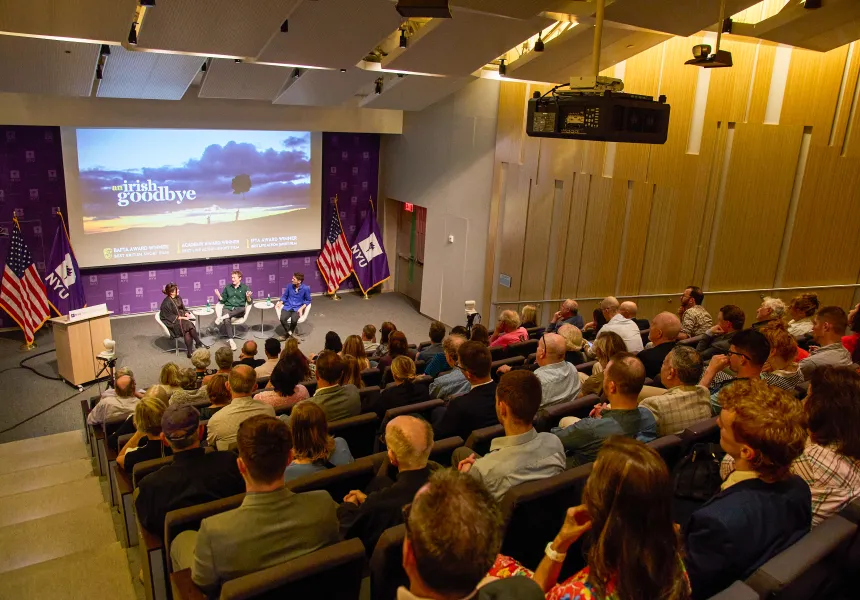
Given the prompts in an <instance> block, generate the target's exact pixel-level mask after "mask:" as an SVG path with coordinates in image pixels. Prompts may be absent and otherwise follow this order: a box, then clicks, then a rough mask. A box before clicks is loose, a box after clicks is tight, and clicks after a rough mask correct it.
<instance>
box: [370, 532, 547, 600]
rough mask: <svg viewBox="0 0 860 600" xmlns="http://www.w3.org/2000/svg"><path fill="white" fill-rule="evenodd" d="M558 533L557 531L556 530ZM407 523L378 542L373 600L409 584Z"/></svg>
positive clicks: (394, 593)
mask: <svg viewBox="0 0 860 600" xmlns="http://www.w3.org/2000/svg"><path fill="white" fill-rule="evenodd" d="M556 533H557V532H556ZM405 537H406V525H398V526H397V527H391V528H390V529H386V530H385V531H384V532H383V533H382V535H381V536H380V537H379V541H378V542H376V547H375V548H374V549H373V554H372V555H371V557H370V597H371V599H372V600H394V598H396V597H397V588H399V587H400V586H401V585H404V586H408V585H409V578H408V577H407V576H406V571H404V570H403V550H402V548H403V538H405Z"/></svg>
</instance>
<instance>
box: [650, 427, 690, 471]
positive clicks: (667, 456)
mask: <svg viewBox="0 0 860 600" xmlns="http://www.w3.org/2000/svg"><path fill="white" fill-rule="evenodd" d="M648 446H651V448H653V449H654V450H656V451H657V453H658V454H659V455H660V456H661V457H663V461H664V462H665V463H666V466H667V467H669V471H670V472H671V471H672V469H673V468H675V465H676V464H677V463H678V461H679V460H680V459H681V449H682V448H683V447H684V440H682V439H681V438H680V437H678V436H677V435H664V436H663V437H659V438H657V439H656V440H654V441H653V442H648Z"/></svg>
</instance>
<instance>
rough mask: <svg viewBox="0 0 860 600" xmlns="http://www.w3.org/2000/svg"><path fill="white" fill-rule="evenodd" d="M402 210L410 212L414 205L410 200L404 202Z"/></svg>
mask: <svg viewBox="0 0 860 600" xmlns="http://www.w3.org/2000/svg"><path fill="white" fill-rule="evenodd" d="M403 210H405V211H406V212H412V211H413V210H415V207H414V206H413V205H412V203H411V202H404V203H403Z"/></svg>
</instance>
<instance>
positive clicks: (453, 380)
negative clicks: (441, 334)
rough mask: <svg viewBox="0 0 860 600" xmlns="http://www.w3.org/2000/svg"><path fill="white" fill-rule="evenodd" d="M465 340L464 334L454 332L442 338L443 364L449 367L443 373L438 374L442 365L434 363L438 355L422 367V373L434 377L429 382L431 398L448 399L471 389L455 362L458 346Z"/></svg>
mask: <svg viewBox="0 0 860 600" xmlns="http://www.w3.org/2000/svg"><path fill="white" fill-rule="evenodd" d="M465 342H466V338H465V337H464V336H462V335H455V334H451V335H449V336H447V337H446V338H445V339H444V340H442V347H443V348H444V349H445V364H446V365H447V367H448V368H449V369H450V371H448V372H447V373H445V374H444V375H439V373H441V372H442V370H441V369H442V367H438V368H437V366H436V364H435V363H436V362H437V361H438V359H439V356H438V355H437V356H436V358H434V359H433V360H432V361H430V363H428V365H427V366H426V367H425V368H424V373H426V374H427V375H430V376H431V377H435V379H434V380H433V381H432V382H431V383H430V397H431V398H441V399H442V400H448V399H449V398H452V397H453V396H459V395H460V394H465V393H466V392H468V391H469V390H470V389H472V386H471V384H470V383H469V380H468V379H466V376H465V375H464V374H463V371H462V370H461V369H460V367H459V366H458V364H457V361H458V360H459V350H460V346H461V345H462V344H463V343H465Z"/></svg>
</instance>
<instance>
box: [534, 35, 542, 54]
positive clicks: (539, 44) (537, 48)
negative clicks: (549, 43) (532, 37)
mask: <svg viewBox="0 0 860 600" xmlns="http://www.w3.org/2000/svg"><path fill="white" fill-rule="evenodd" d="M535 52H543V40H542V39H540V33H538V39H537V41H536V42H535Z"/></svg>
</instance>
